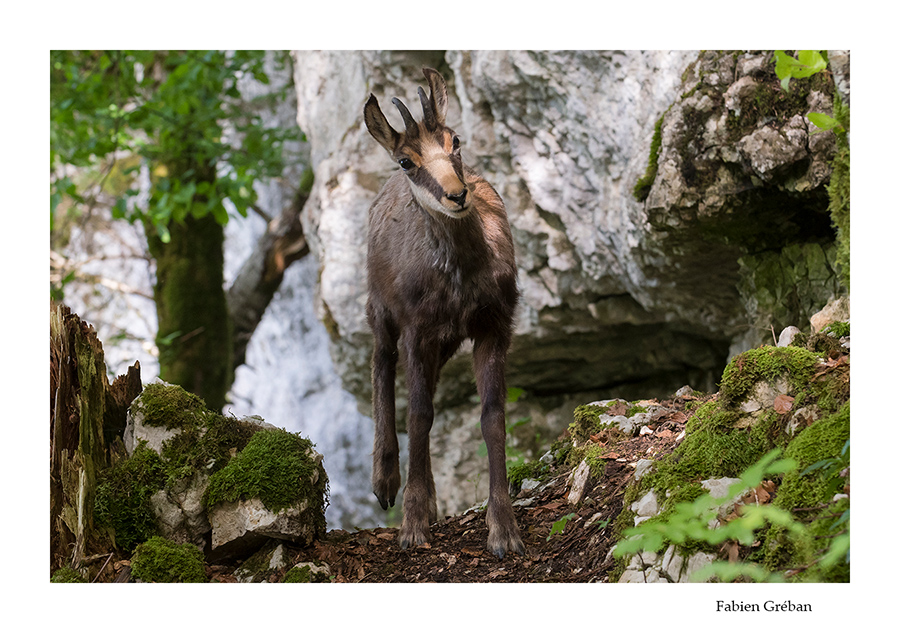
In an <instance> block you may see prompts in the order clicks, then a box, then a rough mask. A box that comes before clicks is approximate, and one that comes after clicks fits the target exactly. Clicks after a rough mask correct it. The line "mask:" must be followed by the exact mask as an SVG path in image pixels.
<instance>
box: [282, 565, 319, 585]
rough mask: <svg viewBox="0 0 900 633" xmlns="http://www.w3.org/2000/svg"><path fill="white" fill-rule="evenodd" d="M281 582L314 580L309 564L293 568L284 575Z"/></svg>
mask: <svg viewBox="0 0 900 633" xmlns="http://www.w3.org/2000/svg"><path fill="white" fill-rule="evenodd" d="M281 582H312V578H311V576H310V573H309V565H298V566H297V567H293V568H291V569H290V570H289V571H288V573H286V574H285V575H284V578H282V579H281Z"/></svg>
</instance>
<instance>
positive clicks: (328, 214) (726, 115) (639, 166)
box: [294, 51, 849, 512]
mask: <svg viewBox="0 0 900 633" xmlns="http://www.w3.org/2000/svg"><path fill="white" fill-rule="evenodd" d="M294 56H295V83H296V86H297V95H298V117H297V118H298V123H299V126H300V128H301V129H302V130H304V132H305V133H306V134H307V136H308V138H309V143H310V148H311V156H312V167H313V170H314V172H315V174H316V181H315V184H314V186H313V190H312V193H311V197H310V200H309V202H308V203H307V205H306V207H305V208H304V211H303V223H304V230H305V234H306V236H307V238H308V240H309V243H310V247H311V249H312V250H313V252H314V253H315V255H316V257H317V260H318V262H319V266H320V275H319V279H320V282H319V287H318V296H317V311H318V315H319V317H320V318H321V319H322V321H323V322H324V323H325V325H326V327H327V328H328V331H329V333H330V335H331V341H332V349H331V351H332V357H333V359H334V362H335V365H336V369H337V371H338V373H339V374H340V375H341V377H342V380H343V383H344V386H345V388H347V389H348V390H349V391H350V392H352V393H354V394H355V395H356V396H357V397H358V398H359V402H360V407H361V409H362V410H363V411H366V412H368V411H370V408H369V406H370V405H369V401H370V398H371V385H370V369H369V359H370V355H371V349H372V337H371V334H370V332H369V330H368V327H367V325H366V320H365V301H366V278H365V270H366V235H367V229H366V216H367V209H368V207H369V206H370V205H371V203H372V201H373V199H374V198H375V196H376V195H377V193H378V191H379V190H380V188H381V186H382V185H383V184H384V183H385V182H386V181H387V179H388V178H389V176H390V175H391V174H392V173H394V171H396V169H397V166H396V165H395V164H393V162H392V160H391V159H390V158H389V156H388V155H387V154H386V152H384V150H383V149H382V148H380V147H379V146H378V145H377V144H376V143H375V142H374V140H373V139H372V138H371V137H370V136H369V134H368V132H367V131H366V129H365V125H364V124H363V120H362V108H363V104H364V103H365V101H366V99H367V98H368V96H369V94H370V93H372V94H374V95H375V96H376V97H377V98H378V99H379V102H380V104H381V106H382V110H383V111H384V112H385V114H386V116H387V117H388V119H389V120H390V121H391V122H392V124H393V125H394V127H395V128H396V129H403V126H402V122H401V119H400V116H399V114H398V113H397V111H396V110H395V109H394V108H393V106H391V104H390V100H391V98H393V97H399V98H401V99H402V100H403V101H404V102H405V103H406V104H407V105H408V106H409V107H410V110H411V111H412V112H413V114H414V116H418V117H421V113H420V112H419V105H418V100H417V98H416V87H417V86H420V85H421V86H424V85H425V81H424V78H423V77H422V73H421V68H422V67H423V66H431V67H434V68H437V69H439V70H440V71H441V73H442V74H443V75H444V77H445V79H446V80H447V83H448V87H449V90H450V105H449V114H448V117H447V122H448V124H449V125H450V126H451V127H452V128H454V130H455V131H456V132H457V134H459V135H460V137H461V139H462V143H463V145H462V148H463V150H462V151H463V158H464V161H465V162H466V163H467V164H469V165H470V166H471V167H473V168H474V169H475V170H476V171H479V172H481V173H482V174H483V175H484V176H485V177H486V178H487V180H488V181H489V182H491V184H492V185H493V186H494V187H495V188H496V189H497V191H498V192H499V193H500V195H501V197H502V198H503V200H504V202H505V204H506V208H507V213H508V216H509V220H510V225H511V228H512V232H513V237H514V240H515V244H516V251H517V262H518V268H519V286H520V290H521V295H522V299H521V301H520V306H519V312H518V315H517V326H516V332H515V338H514V341H513V347H512V350H511V353H510V356H509V359H508V370H507V383H508V384H509V385H510V386H514V387H519V388H522V389H524V390H525V391H526V392H527V393H528V394H529V398H530V400H529V406H531V407H532V408H533V409H535V410H537V411H540V412H541V413H542V414H545V415H547V416H552V415H555V414H552V412H554V411H558V410H559V408H560V407H562V406H563V401H564V400H565V398H566V396H570V395H573V394H576V393H579V394H590V395H588V396H587V398H585V399H583V400H582V402H584V401H590V400H594V399H597V398H600V397H611V396H617V397H625V398H628V397H630V396H633V397H638V396H642V397H648V396H654V395H658V396H663V395H667V394H668V393H671V392H672V391H674V390H675V389H677V388H678V387H680V386H681V385H683V384H685V382H689V383H690V384H692V385H695V386H697V387H698V388H700V389H701V390H704V391H713V390H714V380H715V379H716V378H717V377H718V375H720V373H721V369H722V367H723V366H724V363H725V361H726V358H727V356H728V354H729V353H730V352H732V353H733V352H735V351H740V350H742V349H745V348H747V347H749V346H752V345H755V344H757V343H758V342H760V341H761V340H762V337H763V336H764V335H766V333H767V332H768V327H769V324H770V322H772V321H773V318H774V317H777V320H776V321H775V322H774V323H772V324H773V325H774V326H775V327H776V328H777V329H779V330H780V329H781V328H783V327H784V326H786V325H789V324H790V323H796V322H801V321H802V320H803V319H805V318H808V317H809V315H810V314H812V312H811V311H810V310H811V309H812V307H813V306H820V305H822V304H823V303H825V302H826V301H827V300H828V299H829V298H830V295H831V294H839V292H840V290H841V289H840V285H839V282H838V281H837V277H836V275H835V274H834V272H833V270H832V269H831V267H830V263H829V262H831V261H833V240H834V235H833V229H832V228H831V225H830V220H829V217H828V215H827V212H826V208H827V194H826V192H825V189H824V185H825V183H826V182H827V180H828V177H829V175H830V163H829V161H830V159H831V156H832V155H833V151H834V142H833V138H831V135H829V134H811V133H810V130H809V125H810V124H809V123H808V122H807V120H806V119H805V116H804V115H805V114H806V112H808V111H810V110H814V111H820V112H825V113H830V112H831V98H832V97H831V94H832V92H833V85H829V84H828V81H830V80H826V79H824V75H823V76H822V77H820V78H819V79H815V78H814V79H811V80H804V81H806V83H804V84H802V85H801V83H800V82H794V84H793V86H792V87H793V90H792V93H791V94H790V96H789V97H785V95H782V94H779V93H778V92H775V91H776V90H777V88H778V81H777V79H776V78H775V76H774V71H773V69H774V64H773V63H772V62H771V53H770V52H751V53H734V54H733V53H731V52H728V53H717V52H715V51H712V52H704V53H703V54H699V53H698V52H696V51H677V52H668V51H647V52H640V51H607V52H603V51H577V52H566V51H561V52H535V51H477V52H474V51H473V52H465V51H431V52H423V51H416V52H408V51H406V52H396V51H377V52H373V51H362V52H358V51H348V52H314V51H298V52H296V53H295V54H294ZM846 81H847V90H848V91H849V76H847V77H846ZM817 82H818V83H817ZM657 123H659V125H658V126H657ZM656 129H658V130H659V134H658V139H657V140H658V143H656V144H654V145H656V149H658V152H657V155H656V164H657V165H658V169H657V173H656V175H655V177H654V178H652V181H651V184H650V185H649V189H648V191H649V193H648V195H646V199H645V200H643V201H639V200H637V199H636V198H635V196H634V194H633V190H634V188H635V184H636V183H637V182H638V180H639V179H640V178H641V177H642V176H644V174H645V171H646V170H647V166H648V159H649V158H650V156H651V144H652V143H653V140H654V132H655V130H656ZM776 273H777V274H776ZM788 273H790V274H788ZM772 279H776V280H777V283H776V282H774V281H772ZM782 320H783V322H781V321H782ZM762 322H765V329H764V330H762V329H760V324H761V323H762ZM470 350H471V348H470V347H469V348H465V347H464V348H463V350H462V351H461V352H460V353H459V354H458V355H457V356H456V357H455V358H454V359H452V360H451V361H450V362H449V363H448V365H447V366H446V367H445V369H444V372H443V373H442V378H441V382H440V384H439V386H438V393H437V396H436V405H437V406H436V411H437V416H436V420H435V427H434V431H433V434H432V436H433V447H434V446H435V445H437V446H445V447H453V446H458V444H457V443H456V442H455V441H450V440H449V438H450V436H451V435H456V436H465V437H467V438H469V439H468V440H466V441H467V442H469V443H468V444H466V447H463V448H459V449H453V451H456V452H459V451H462V452H463V453H466V454H468V455H470V456H471V457H473V458H475V456H474V454H475V452H476V451H475V450H470V449H469V448H468V446H473V447H475V446H477V443H478V441H479V440H480V438H479V437H478V435H479V434H478V430H477V410H478V409H477V403H473V402H471V398H472V396H473V395H474V393H475V390H474V385H473V384H472V376H471V369H470V367H471V354H470ZM401 375H402V374H401ZM404 394H405V392H404V389H403V385H402V377H401V379H400V384H399V389H398V423H399V425H400V428H401V429H402V428H403V424H404V422H403V418H404V410H405V406H404V405H405V400H404V398H405V395H404ZM449 409H453V412H452V413H449V412H448V410H449ZM463 410H466V411H469V412H472V413H471V414H467V413H464V412H463ZM473 417H474V420H475V422H474V424H475V427H474V429H473V428H470V423H471V422H472V420H473ZM559 417H560V419H564V418H565V417H566V415H565V414H563V415H560V416H559ZM560 430H561V428H557V429H555V432H557V433H558V432H559V431H560ZM453 451H448V454H441V453H440V452H439V451H438V450H434V448H433V451H432V452H433V454H435V455H436V465H435V478H436V483H437V488H438V491H439V492H438V494H439V495H443V493H442V492H441V490H442V489H444V490H446V489H448V487H450V488H454V489H459V487H460V483H461V482H462V481H465V480H466V479H465V477H463V475H462V473H468V475H467V476H471V473H472V472H473V471H474V470H479V471H485V472H486V462H485V463H484V464H481V465H480V466H474V465H473V464H471V463H469V462H467V461H465V460H464V461H463V462H461V461H458V460H457V461H453V462H452V464H451V465H449V466H446V467H445V466H444V465H443V464H442V461H444V460H447V461H448V462H450V460H451V456H450V455H449V453H451V452H453ZM457 457H462V456H461V455H458V456H457ZM453 494H454V495H455V494H456V492H454V493H453ZM475 500H476V497H475V496H474V495H469V498H467V499H462V500H457V501H454V502H452V503H447V507H445V508H444V511H447V512H450V511H455V510H461V509H463V508H465V507H468V506H469V505H471V504H472V502H474V501H475ZM442 501H444V502H445V503H446V501H445V500H444V499H442Z"/></svg>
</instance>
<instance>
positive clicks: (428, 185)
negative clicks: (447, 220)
mask: <svg viewBox="0 0 900 633" xmlns="http://www.w3.org/2000/svg"><path fill="white" fill-rule="evenodd" d="M409 179H410V180H411V181H412V182H413V184H415V185H416V186H417V187H420V188H422V189H425V190H426V191H428V193H430V194H431V195H433V196H434V199H435V200H441V198H443V197H444V188H443V187H441V185H440V184H438V181H437V180H435V179H434V176H432V175H431V173H429V171H428V170H427V169H417V170H416V173H415V174H412V175H410V177H409Z"/></svg>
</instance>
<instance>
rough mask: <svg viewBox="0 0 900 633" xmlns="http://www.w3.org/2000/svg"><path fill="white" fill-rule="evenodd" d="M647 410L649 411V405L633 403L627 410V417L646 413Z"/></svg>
mask: <svg viewBox="0 0 900 633" xmlns="http://www.w3.org/2000/svg"><path fill="white" fill-rule="evenodd" d="M646 411H647V407H642V406H640V405H637V404H633V405H631V407H629V408H628V411H626V412H625V417H626V418H630V417H632V416H635V415H637V414H638V413H645V412H646Z"/></svg>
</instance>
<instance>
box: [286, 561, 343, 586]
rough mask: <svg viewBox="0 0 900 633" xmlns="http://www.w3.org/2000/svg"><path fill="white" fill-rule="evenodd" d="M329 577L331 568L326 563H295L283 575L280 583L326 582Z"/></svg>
mask: <svg viewBox="0 0 900 633" xmlns="http://www.w3.org/2000/svg"><path fill="white" fill-rule="evenodd" d="M330 575H331V568H330V567H329V566H328V565H327V564H326V563H320V562H318V561H313V562H311V563H297V564H296V565H294V567H292V568H291V569H290V571H288V573H286V574H285V575H284V578H282V580H281V582H328V581H329V577H330Z"/></svg>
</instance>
